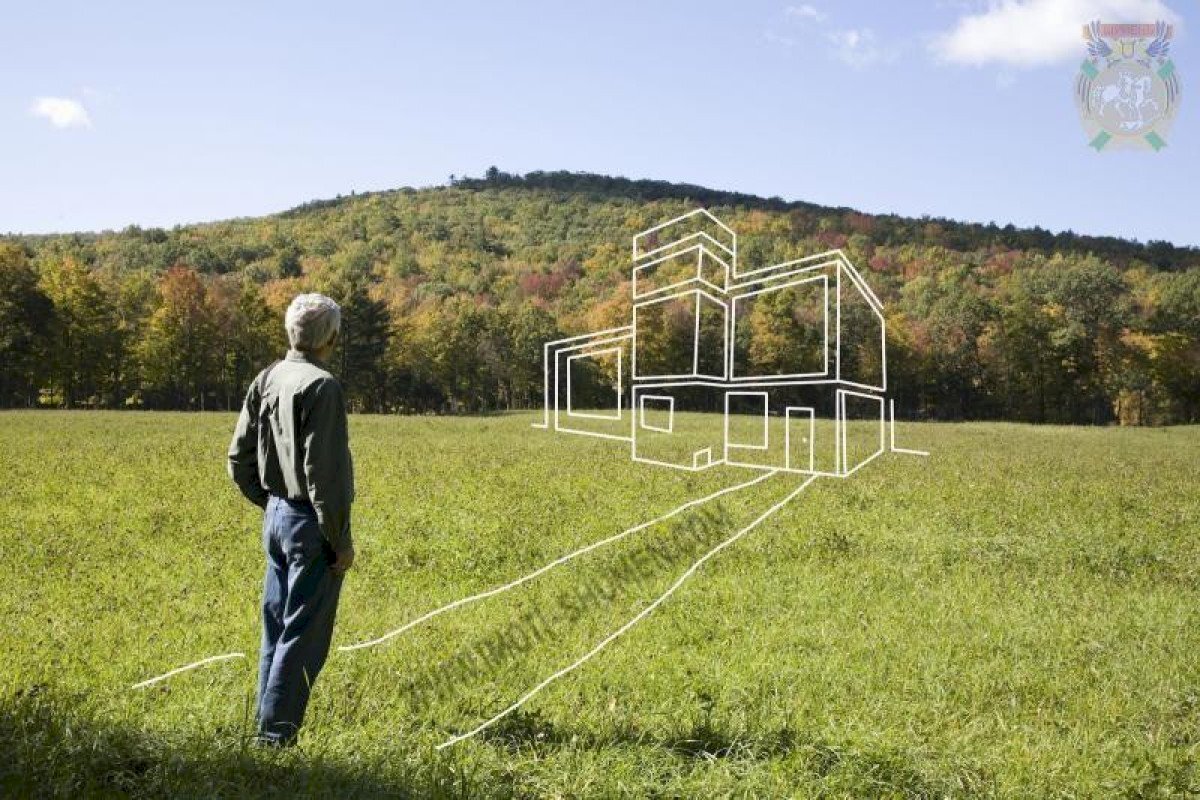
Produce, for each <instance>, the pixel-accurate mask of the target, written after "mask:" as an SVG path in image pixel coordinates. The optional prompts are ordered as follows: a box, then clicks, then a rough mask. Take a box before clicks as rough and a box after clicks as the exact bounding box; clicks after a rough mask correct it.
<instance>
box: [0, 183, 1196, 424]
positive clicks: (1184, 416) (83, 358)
mask: <svg viewBox="0 0 1200 800" xmlns="http://www.w3.org/2000/svg"><path fill="white" fill-rule="evenodd" d="M696 206H705V207H708V208H709V209H710V210H711V211H713V212H714V213H715V214H717V215H718V216H719V217H720V218H721V219H722V220H723V221H725V222H726V223H727V224H729V225H730V226H731V227H732V228H734V229H735V230H736V231H737V232H738V235H739V256H740V258H741V260H742V262H743V263H744V264H746V265H748V266H749V265H766V264H770V263H776V262H779V261H784V260H788V259H792V258H798V257H801V256H804V255H810V254H812V253H816V252H819V251H823V250H829V249H831V248H842V249H843V250H845V252H846V253H847V255H848V256H849V257H850V259H851V260H852V261H854V263H855V264H856V265H857V266H858V267H859V269H860V270H861V271H862V272H863V274H864V275H865V276H866V278H867V280H868V281H869V282H870V283H871V284H872V286H873V288H874V289H875V291H876V293H877V294H879V296H880V297H881V298H882V299H883V301H884V304H885V306H886V309H887V314H888V318H889V319H888V333H889V339H890V341H889V351H888V354H889V367H890V370H889V372H890V376H891V378H892V379H893V394H895V395H896V396H897V397H898V399H899V403H900V405H901V406H902V407H903V408H905V409H906V412H907V413H910V414H914V415H917V414H919V415H924V416H928V417H932V418H943V419H960V418H1003V419H1013V420H1028V421H1051V422H1108V421H1112V420H1114V419H1116V420H1119V421H1121V422H1124V423H1129V424H1163V423H1171V422H1197V421H1200V249H1197V248H1181V247H1175V246H1172V245H1171V244H1169V243H1165V242H1152V243H1149V244H1140V243H1137V242H1130V241H1125V240H1120V239H1114V238H1107V237H1089V236H1080V235H1076V234H1073V233H1061V234H1053V233H1050V232H1048V231H1045V230H1041V229H1036V228H1035V229H1018V228H1014V227H1012V226H1005V227H999V226H996V225H977V224H965V223H959V222H953V221H949V220H942V219H929V218H922V219H911V218H902V217H897V216H892V215H868V214H863V213H859V212H856V211H853V210H850V209H840V208H839V209H832V208H826V207H821V206H816V205H813V204H809V203H802V202H785V201H783V200H780V199H778V198H760V197H754V196H750V195H743V194H737V193H730V192H721V191H716V190H712V189H706V188H703V187H698V186H688V185H681V184H671V183H665V182H660V181H632V180H627V179H624V178H610V177H605V176H598V175H585V174H576V173H563V172H557V173H542V172H538V173H531V174H529V175H525V176H513V175H508V174H505V173H502V172H499V171H498V170H495V169H493V170H489V171H488V173H487V175H486V176H485V177H483V178H479V179H471V178H466V179H458V180H452V182H451V184H450V185H449V186H445V187H435V188H429V189H420V190H415V189H399V190H394V191H387V192H377V193H370V194H361V195H350V196H348V197H339V198H336V199H333V200H326V201H316V202H312V203H308V204H305V205H303V206H299V207H297V208H294V209H291V210H289V211H286V212H283V213H280V214H276V215H271V216H266V217H261V218H248V219H236V220H229V221H225V222H217V223H210V224H203V225H188V226H180V227H176V228H174V229H171V230H164V229H158V228H150V229H142V228H137V227H130V228H127V229H125V230H123V231H120V232H116V233H108V232H106V233H99V234H93V233H81V234H65V235H54V236H9V237H0V403H3V404H5V405H43V406H80V405H91V406H111V407H178V408H214V407H216V408H226V407H234V406H236V405H237V404H238V403H239V402H240V396H241V394H242V392H243V391H244V388H245V385H246V383H247V382H248V381H249V379H250V378H251V377H252V376H253V374H254V372H256V371H257V370H258V369H259V368H261V367H262V366H263V365H265V364H266V363H269V361H270V360H271V359H272V358H273V357H274V355H275V354H276V352H277V351H278V350H279V349H280V348H281V347H282V345H283V342H282V328H281V322H280V320H281V318H282V310H283V308H284V307H285V306H286V304H287V302H288V301H289V300H290V299H291V297H292V296H293V295H294V294H296V293H297V292H300V291H308V290H312V291H322V292H325V293H328V294H330V295H331V296H333V297H335V298H337V299H338V300H339V301H340V302H342V303H343V307H344V311H345V318H346V323H345V328H346V337H345V344H344V347H343V352H342V353H340V354H339V356H338V361H337V367H338V370H339V372H340V373H341V376H342V378H343V381H344V382H345V384H346V387H347V393H348V396H349V398H350V400H351V403H352V405H353V406H354V407H355V408H357V409H360V410H379V411H442V412H447V411H481V410H489V409H496V408H519V407H528V406H530V405H533V404H536V403H537V402H539V392H540V380H541V372H540V360H539V359H540V355H541V354H540V345H541V343H542V342H543V341H545V340H547V339H550V338H554V337H556V336H558V335H565V334H571V333H579V332H586V331H589V330H596V329H600V328H607V327H612V326H614V325H619V324H625V323H627V321H628V319H629V315H630V302H629V294H630V293H629V286H628V280H629V273H630V266H631V265H630V263H629V242H630V238H631V237H632V236H633V235H634V234H635V233H637V232H638V231H639V230H642V229H644V228H647V227H650V226H652V225H654V224H656V223H658V222H661V221H664V220H666V219H669V218H671V217H673V216H677V215H678V214H681V213H684V212H686V211H688V210H691V209H692V208H695V207H696Z"/></svg>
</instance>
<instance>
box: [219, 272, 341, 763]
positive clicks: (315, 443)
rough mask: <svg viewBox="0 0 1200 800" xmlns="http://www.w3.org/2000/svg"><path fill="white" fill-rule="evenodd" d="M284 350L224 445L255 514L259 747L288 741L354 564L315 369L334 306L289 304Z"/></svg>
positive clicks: (326, 400)
mask: <svg viewBox="0 0 1200 800" xmlns="http://www.w3.org/2000/svg"><path fill="white" fill-rule="evenodd" d="M284 325H285V327H286V328H287V335H288V341H289V343H290V344H291V349H290V350H289V351H288V353H287V356H286V357H285V358H284V359H283V360H282V361H276V362H275V363H274V364H272V365H271V366H270V367H267V369H265V370H263V371H262V372H261V373H259V375H258V377H256V378H255V379H254V382H253V383H251V384H250V390H249V391H248V392H247V393H246V401H245V403H244V404H243V406H242V413H241V416H240V417H239V418H238V422H237V429H236V430H235V431H234V433H233V442H232V443H231V444H230V445H229V474H230V476H231V477H232V478H233V480H234V481H235V482H236V483H237V485H238V488H239V489H241V491H242V494H244V495H245V496H246V497H247V498H249V500H250V501H251V502H252V503H254V504H255V505H258V506H261V507H262V508H263V509H264V510H265V512H266V515H265V517H264V519H263V548H264V549H265V550H266V553H267V575H266V580H265V584H264V587H263V602H262V610H263V637H262V651H261V654H260V658H259V676H258V740H259V742H260V743H263V744H267V745H276V746H283V745H287V744H291V743H292V742H293V741H294V739H295V736H296V733H297V731H299V729H300V724H301V723H302V722H303V721H304V709H305V707H306V706H307V705H308V698H309V692H310V690H311V688H312V684H313V682H315V681H316V679H317V674H318V673H319V672H320V671H321V666H322V665H323V664H324V663H325V657H326V656H327V655H328V654H329V644H330V641H331V639H332V638H333V620H334V616H335V615H336V613H337V604H338V594H339V592H340V590H341V585H342V576H343V575H345V574H346V571H347V570H348V569H350V567H351V566H352V565H353V564H354V546H353V544H352V542H351V537H350V505H351V503H352V502H353V500H354V470H353V465H352V463H351V460H350V444H349V439H348V435H347V430H346V406H345V403H344V401H343V398H342V387H341V384H339V383H338V381H337V379H335V378H334V377H333V376H332V375H330V374H329V372H328V371H327V370H326V368H325V366H324V365H325V362H326V361H327V360H328V359H329V357H330V355H332V354H333V349H334V345H335V344H336V342H337V337H338V331H339V329H340V328H341V309H339V308H338V305H337V303H335V302H333V301H332V300H330V299H329V298H328V297H325V296H324V295H319V294H302V295H300V296H298V297H297V298H296V299H295V300H293V301H292V304H291V305H290V306H289V307H288V310H287V316H286V317H285V319H284Z"/></svg>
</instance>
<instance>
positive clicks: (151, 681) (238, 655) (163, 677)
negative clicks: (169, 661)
mask: <svg viewBox="0 0 1200 800" xmlns="http://www.w3.org/2000/svg"><path fill="white" fill-rule="evenodd" d="M245 657H246V654H245V653H226V654H225V655H223V656H209V657H208V658H202V659H200V660H199V661H197V662H195V663H193V664H188V665H187V666H185V667H179V668H177V669H173V670H171V671H170V672H164V673H163V674H162V675H159V676H158V677H157V678H150V679H149V680H145V681H142V682H141V683H135V684H134V685H133V686H130V687H129V688H130V689H144V688H146V687H147V686H152V685H154V684H156V683H158V682H159V681H165V680H166V679H167V678H170V677H171V676H172V675H178V674H179V673H181V672H187V671H188V670H189V669H196V668H197V667H203V666H204V665H206V664H213V663H215V662H217V661H228V660H229V659H231V658H245Z"/></svg>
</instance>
